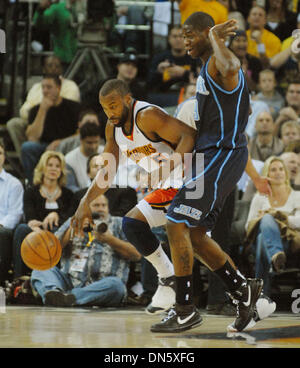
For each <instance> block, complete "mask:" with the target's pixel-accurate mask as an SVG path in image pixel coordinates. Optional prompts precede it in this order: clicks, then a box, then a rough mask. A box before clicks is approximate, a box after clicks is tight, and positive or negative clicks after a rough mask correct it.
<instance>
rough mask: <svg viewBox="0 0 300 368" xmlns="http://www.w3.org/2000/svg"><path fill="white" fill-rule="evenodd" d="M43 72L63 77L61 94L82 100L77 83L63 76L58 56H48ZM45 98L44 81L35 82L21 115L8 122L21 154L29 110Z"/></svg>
mask: <svg viewBox="0 0 300 368" xmlns="http://www.w3.org/2000/svg"><path fill="white" fill-rule="evenodd" d="M43 74H44V75H46V74H53V75H57V76H59V77H60V79H61V89H60V96H61V97H63V98H67V99H68V100H72V101H76V102H80V91H79V88H78V86H77V84H76V83H75V82H74V81H72V80H70V79H66V78H63V77H62V74H63V70H62V64H61V61H60V59H59V58H58V57H57V56H54V55H52V56H48V57H46V58H45V61H44V65H43ZM42 99H43V91H42V81H40V82H37V83H35V84H34V85H33V86H32V87H31V88H30V90H29V92H28V94H27V97H26V101H25V102H24V103H23V105H22V106H21V109H20V117H14V118H12V119H10V120H9V121H8V122H7V124H6V127H7V131H8V133H9V135H10V138H11V140H12V142H13V144H14V147H15V150H16V152H17V153H18V154H19V155H20V154H21V145H22V143H23V142H25V141H26V135H25V131H26V127H27V125H28V116H29V111H30V110H31V109H32V108H33V107H34V106H36V105H38V104H40V103H41V102H42Z"/></svg>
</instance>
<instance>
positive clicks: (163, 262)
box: [145, 245, 174, 278]
mask: <svg viewBox="0 0 300 368" xmlns="http://www.w3.org/2000/svg"><path fill="white" fill-rule="evenodd" d="M145 258H146V259H147V260H148V261H149V262H150V263H151V264H152V265H153V266H154V267H155V269H156V271H157V273H158V276H159V277H160V278H166V277H170V276H173V275H174V267H173V264H172V263H171V261H170V259H169V257H168V256H167V255H166V253H165V251H164V250H163V248H162V246H161V245H159V247H158V248H157V249H156V251H155V252H153V253H152V254H150V255H149V256H146V257H145Z"/></svg>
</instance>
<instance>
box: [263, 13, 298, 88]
mask: <svg viewBox="0 0 300 368" xmlns="http://www.w3.org/2000/svg"><path fill="white" fill-rule="evenodd" d="M296 28H297V29H300V13H299V14H298V18H297V27H296ZM296 28H295V30H296ZM293 42H297V41H296V38H295V37H293V36H290V37H288V38H286V39H285V40H284V41H283V42H282V47H281V52H280V53H279V54H277V55H275V56H273V57H272V59H271V60H270V65H271V67H272V69H275V70H276V76H277V81H278V83H279V85H280V87H281V88H282V89H283V90H284V91H286V89H287V87H288V84H289V83H291V82H292V81H294V80H296V79H298V78H299V73H300V52H298V48H297V47H296V49H294V48H293V47H292V44H293ZM298 42H299V40H298ZM296 46H297V45H296ZM293 50H294V51H293Z"/></svg>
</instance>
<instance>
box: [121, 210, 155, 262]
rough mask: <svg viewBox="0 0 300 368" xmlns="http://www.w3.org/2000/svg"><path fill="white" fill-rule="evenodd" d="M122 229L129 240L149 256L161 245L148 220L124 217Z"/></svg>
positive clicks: (143, 253)
mask: <svg viewBox="0 0 300 368" xmlns="http://www.w3.org/2000/svg"><path fill="white" fill-rule="evenodd" d="M122 230H123V232H124V234H125V236H126V238H127V240H128V241H129V242H130V243H131V244H133V245H134V246H135V247H136V249H137V250H138V251H139V252H140V253H141V254H142V255H143V256H148V255H149V254H151V253H153V252H154V251H155V250H156V249H157V247H158V246H159V241H158V240H157V238H156V237H155V235H154V234H153V233H152V231H151V228H150V226H149V224H148V223H147V222H143V221H140V220H137V219H134V218H131V217H127V216H125V217H123V221H122Z"/></svg>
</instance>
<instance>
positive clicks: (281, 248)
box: [246, 156, 300, 296]
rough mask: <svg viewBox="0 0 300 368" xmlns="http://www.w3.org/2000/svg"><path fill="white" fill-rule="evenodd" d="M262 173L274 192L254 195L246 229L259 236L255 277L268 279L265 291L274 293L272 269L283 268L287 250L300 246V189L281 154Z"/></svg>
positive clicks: (249, 233) (257, 238)
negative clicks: (294, 185) (297, 237)
mask: <svg viewBox="0 0 300 368" xmlns="http://www.w3.org/2000/svg"><path fill="white" fill-rule="evenodd" d="M261 175H262V176H266V177H268V178H269V180H270V185H271V188H272V195H271V196H263V195H261V194H259V193H256V194H255V195H254V197H253V199H252V202H251V206H250V211H249V215H248V219H247V223H246V230H247V235H248V238H249V240H251V239H255V240H254V245H255V252H256V262H255V277H260V278H262V279H263V280H264V292H265V294H266V295H269V296H270V268H271V270H272V271H274V272H280V271H282V270H283V269H284V268H285V264H286V259H287V257H286V255H287V253H290V252H296V251H297V250H299V249H300V247H297V244H296V243H295V240H294V235H295V234H296V232H297V231H299V230H300V191H295V190H293V189H292V188H291V186H290V181H289V175H288V170H287V168H286V166H285V164H284V162H283V160H282V159H280V158H279V157H275V156H271V157H269V158H268V159H267V160H266V162H265V165H264V167H263V170H262V173H261ZM298 246H299V244H298ZM297 248H298V249H297Z"/></svg>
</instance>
